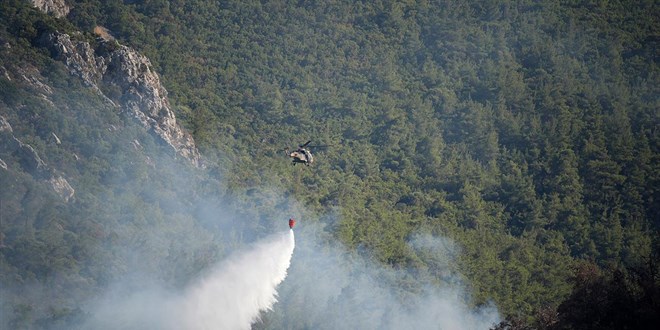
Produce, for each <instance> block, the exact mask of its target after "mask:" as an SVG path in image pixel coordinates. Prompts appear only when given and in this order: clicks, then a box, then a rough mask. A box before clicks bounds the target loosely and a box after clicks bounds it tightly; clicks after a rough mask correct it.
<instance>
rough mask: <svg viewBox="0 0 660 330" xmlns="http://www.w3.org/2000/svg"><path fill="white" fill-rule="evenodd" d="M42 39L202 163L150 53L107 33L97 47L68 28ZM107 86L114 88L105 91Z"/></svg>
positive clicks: (78, 73) (156, 132) (114, 99)
mask: <svg viewBox="0 0 660 330" xmlns="http://www.w3.org/2000/svg"><path fill="white" fill-rule="evenodd" d="M41 43H42V44H43V45H44V46H46V47H48V49H49V50H50V51H51V55H52V56H53V58H55V59H57V60H60V61H62V62H64V63H65V64H66V65H67V67H68V68H69V70H70V72H71V73H72V74H74V75H76V76H78V77H80V78H81V79H82V80H83V81H84V83H85V84H86V85H88V86H89V87H90V88H92V89H94V90H96V91H97V92H99V93H100V94H103V95H104V97H106V99H108V100H109V101H110V102H112V103H113V104H115V105H117V106H118V107H119V108H120V111H122V112H124V113H126V114H128V115H129V116H130V117H132V118H135V119H136V120H137V121H138V122H139V123H141V124H142V126H144V127H145V128H147V129H148V130H150V131H151V132H152V133H153V134H154V135H155V136H157V137H158V138H159V139H160V140H161V141H162V142H164V143H165V144H167V145H169V146H171V147H172V148H173V150H174V152H175V153H176V154H178V155H181V156H183V157H184V158H186V159H188V160H190V161H191V162H192V163H193V165H195V166H200V154H199V151H198V150H197V147H196V145H195V141H194V140H193V138H192V136H191V135H190V134H189V133H187V132H186V131H185V130H184V129H183V128H181V127H180V126H179V125H178V124H177V122H176V117H175V116H174V112H173V111H172V109H171V106H170V103H169V99H168V98H167V90H165V88H164V87H163V86H162V84H161V83H160V77H159V76H158V74H157V73H156V72H155V71H154V70H153V66H152V65H151V62H150V61H149V59H148V58H147V57H146V56H144V55H141V54H139V53H138V52H137V51H135V50H134V49H132V48H130V47H127V46H124V45H120V44H119V43H117V42H116V41H113V40H105V39H101V38H99V46H98V47H97V48H96V49H93V48H92V47H91V45H90V44H89V43H88V42H85V41H74V40H72V38H71V37H70V36H69V35H67V34H62V33H50V34H47V35H44V36H42V38H41ZM102 90H106V91H111V92H110V93H109V94H108V92H106V93H105V94H104V93H103V92H102Z"/></svg>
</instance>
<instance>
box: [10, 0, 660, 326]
mask: <svg viewBox="0 0 660 330" xmlns="http://www.w3.org/2000/svg"><path fill="white" fill-rule="evenodd" d="M66 2H67V3H68V4H69V5H70V6H71V11H70V13H69V14H68V15H67V16H66V17H64V18H55V17H53V16H51V15H47V14H45V13H41V12H39V11H38V10H36V9H34V8H32V7H31V6H30V4H29V2H27V1H22V0H8V1H3V2H2V4H1V5H0V6H1V7H0V44H2V45H0V69H1V70H2V71H0V73H3V76H2V77H0V115H1V116H3V117H4V118H6V119H7V120H8V122H10V123H11V126H12V129H13V135H14V136H17V137H19V136H20V137H21V139H22V140H23V141H25V142H26V143H29V144H30V145H31V146H32V147H34V149H35V150H36V151H37V152H38V153H39V154H40V155H41V158H43V160H44V161H45V162H46V163H48V164H50V165H51V166H53V167H55V168H57V169H59V170H60V171H62V172H63V173H64V175H66V176H67V177H68V178H70V181H71V185H72V186H73V187H75V188H76V195H75V199H74V200H73V201H70V202H62V201H61V200H60V199H58V198H57V196H56V195H55V194H54V193H52V191H50V190H48V189H47V188H46V187H45V184H44V183H43V182H42V181H40V180H39V179H38V178H35V177H34V176H32V175H30V174H29V173H27V171H25V170H20V168H25V164H21V158H20V157H19V156H18V155H17V154H16V153H15V152H13V151H12V150H10V148H9V147H7V145H8V142H7V141H9V138H8V137H6V133H3V132H2V131H0V133H1V134H4V136H2V140H0V143H2V145H0V159H1V160H2V161H3V163H5V165H6V166H3V168H4V169H3V168H0V181H1V183H0V327H2V326H9V327H10V328H15V329H42V328H45V329H52V328H54V329H59V328H62V329H66V328H70V327H72V326H75V325H77V324H81V323H80V322H83V321H84V319H85V318H86V317H87V316H88V314H87V312H86V311H85V306H84V302H85V301H89V300H90V299H93V297H95V296H96V295H98V294H99V293H100V292H103V291H104V290H105V289H107V288H108V287H109V286H111V285H112V284H113V283H114V281H115V280H116V279H118V278H127V277H130V276H136V275H135V274H140V276H142V275H145V274H148V275H151V274H157V275H156V277H157V278H156V279H152V280H153V281H157V282H158V283H160V285H162V286H165V287H171V288H180V287H183V286H185V285H186V284H187V283H189V282H190V281H192V280H193V279H194V278H195V277H196V276H198V275H199V274H201V273H203V272H204V269H206V268H207V267H208V266H209V265H211V264H213V263H215V262H217V261H219V260H222V259H223V258H224V257H225V256H226V255H228V254H229V253H230V252H231V251H232V250H234V249H236V248H238V247H241V246H245V245H247V244H249V243H250V242H251V241H253V240H254V239H255V238H257V237H263V236H264V235H266V234H267V233H268V232H269V231H271V230H272V228H273V222H275V221H279V220H278V219H281V221H282V222H283V221H284V219H285V218H286V219H288V217H289V216H295V217H298V218H301V217H302V218H303V219H304V220H302V221H300V220H299V225H298V226H300V227H303V229H301V230H300V232H299V233H298V237H299V239H302V238H300V237H301V236H302V235H304V234H305V233H308V234H309V235H314V236H318V240H319V241H321V242H328V243H327V244H328V246H331V245H332V246H334V245H333V244H339V245H340V246H341V247H342V249H343V251H345V252H344V253H345V254H347V255H348V256H349V257H350V258H367V259H369V260H372V261H373V262H374V263H375V264H377V265H379V267H383V268H385V269H389V270H393V271H404V270H405V271H407V272H409V273H411V274H417V275H415V276H412V277H409V278H408V277H406V278H405V280H404V281H402V282H403V283H398V286H397V290H400V291H401V292H400V294H401V295H403V296H405V294H406V292H414V291H415V290H418V289H419V287H420V286H421V285H422V283H431V285H434V286H443V285H448V284H451V283H453V282H454V281H459V282H461V283H463V284H464V285H465V287H466V288H467V290H468V291H469V296H470V299H468V301H469V305H470V306H471V307H474V308H481V307H483V306H489V305H493V306H495V307H496V308H497V310H498V312H499V314H500V317H501V321H502V322H501V323H500V324H498V325H496V326H494V328H496V329H626V328H628V329H634V328H644V327H650V325H652V324H657V323H658V321H659V320H658V313H657V311H658V310H660V291H659V287H660V286H659V284H660V272H659V271H660V263H659V262H660V258H659V256H660V255H659V252H660V250H659V243H660V242H659V238H660V236H659V235H658V233H659V230H660V222H659V219H660V207H659V203H658V200H660V193H659V191H658V187H660V150H659V149H660V119H659V118H658V117H659V114H660V111H659V110H658V109H660V87H659V86H660V76H659V74H660V70H659V68H658V64H659V63H658V61H659V56H658V54H659V52H658V45H659V43H660V22H658V19H657V13H658V12H660V3H658V2H657V1H624V0H622V1H590V0H584V1H532V0H521V1H489V0H483V1H474V2H468V1H451V0H447V1H444V0H438V1H425V0H418V1H414V0H409V1H403V0H402V1H394V0H392V1H389V0H382V1H344V0H336V1H319V2H317V1H305V0H300V1H256V0H249V1H232V0H227V1H225V0H223V1H201V0H190V1H181V0H172V1H166V0H108V1H99V0H70V1H68V0H67V1H66ZM98 26H101V27H104V28H106V29H107V30H108V31H109V33H110V34H112V36H113V37H114V38H116V40H118V42H119V43H121V44H125V45H128V46H130V47H133V48H135V49H137V50H138V51H139V52H140V53H142V54H144V55H146V56H147V57H148V58H149V59H150V60H151V63H152V64H153V66H154V69H155V71H156V72H157V73H158V74H159V75H160V78H161V81H162V83H163V85H164V87H165V88H166V90H167V92H168V97H169V101H170V103H171V104H172V107H173V109H174V112H175V113H176V117H177V120H178V122H179V123H181V124H182V125H183V126H184V128H185V129H187V130H188V131H189V132H190V133H191V134H192V135H193V137H194V140H195V142H196V144H197V147H198V148H199V150H200V153H201V154H202V156H203V162H204V166H203V167H200V168H194V167H192V166H190V165H189V164H186V163H185V162H183V161H182V160H181V159H175V157H172V156H171V155H170V154H169V153H168V152H167V151H166V150H165V149H166V148H165V147H163V146H162V145H161V144H159V143H158V141H156V140H155V139H154V138H153V137H152V136H151V135H149V134H148V133H147V132H145V131H144V130H143V129H141V128H140V127H138V126H137V125H135V124H132V123H131V121H130V120H127V119H126V118H125V117H123V116H122V114H120V113H117V112H116V111H115V110H114V109H113V108H112V107H111V106H109V105H108V104H107V103H106V102H104V101H103V99H102V98H100V97H99V96H98V95H96V94H94V93H93V92H92V91H90V89H89V88H86V86H85V85H84V84H83V83H82V82H81V81H80V79H79V78H76V77H74V76H72V75H71V74H70V73H69V72H68V71H67V69H66V67H65V66H64V64H63V63H61V62H59V61H57V60H55V59H53V58H51V54H49V52H48V51H47V50H46V49H44V48H43V47H41V46H40V42H39V38H40V37H41V35H42V34H43V33H44V31H54V30H57V31H60V32H64V33H68V34H71V35H75V36H77V38H80V39H84V40H88V41H89V42H90V43H92V44H93V43H95V42H98V41H97V40H96V37H95V35H94V32H93V31H94V28H96V27H98ZM31 67H34V68H36V69H37V70H38V71H39V72H40V74H41V75H42V76H43V77H44V80H46V81H48V82H49V83H50V86H51V87H52V89H53V90H54V91H53V92H52V94H51V95H50V96H49V98H50V100H51V102H48V101H47V100H44V99H43V98H40V97H38V96H37V95H36V93H35V92H34V87H30V86H27V87H26V85H25V84H23V83H20V82H19V81H18V80H16V79H8V78H9V77H10V75H9V72H11V73H13V72H21V70H25V68H31ZM104 92H105V94H106V95H108V96H109V97H110V98H112V97H113V92H112V91H108V90H106V91H104ZM115 97H119V96H117V95H115ZM108 127H122V129H120V130H112V129H109V128H108ZM52 132H57V136H58V137H59V139H61V140H62V141H63V142H62V143H61V144H55V143H54V142H53V138H52ZM308 140H312V141H313V144H316V145H324V146H326V147H324V148H319V149H318V150H312V151H313V152H314V157H315V163H314V164H313V165H312V166H300V165H299V166H292V165H291V161H290V159H289V158H288V157H286V154H285V152H284V150H285V149H287V148H290V149H291V148H294V149H295V147H296V146H297V145H299V144H301V143H304V142H306V141H308ZM134 141H139V147H135V144H134ZM5 167H6V168H5ZM181 173H187V174H185V175H182V174H181ZM274 216H276V218H277V219H274V218H273V217H274ZM214 218H222V220H221V221H216V220H209V219H214ZM304 223H306V225H301V224H304ZM304 226H309V227H308V228H312V227H314V228H320V229H318V230H311V229H308V230H309V232H305V229H304ZM420 235H430V236H433V237H443V238H446V239H447V240H451V242H454V244H455V246H456V253H455V255H454V254H453V253H450V254H451V255H452V256H451V260H452V262H450V263H445V262H441V261H438V260H439V259H438V258H440V257H439V256H437V255H433V254H430V255H429V254H425V253H423V252H420V250H417V249H414V248H411V245H410V242H411V241H414V239H415V238H416V237H419V236H420ZM303 237H304V236H303ZM301 244H304V242H303V243H301ZM302 246H304V245H302ZM324 246H325V245H324ZM452 246H454V245H452ZM118 247H121V248H118ZM321 248H323V246H322V247H321ZM443 260H444V259H443ZM295 262H296V259H295V255H294V260H293V262H292V267H293V266H294V265H295ZM310 280H311V279H310ZM137 281H138V282H139V281H141V280H137ZM288 285H290V284H287V283H286V282H285V287H284V288H283V292H282V293H281V298H282V299H281V303H279V305H276V306H275V308H274V309H273V311H270V312H266V313H264V315H263V316H262V318H261V320H260V322H259V323H257V324H255V325H254V328H273V329H277V328H320V327H319V325H318V324H316V325H315V324H312V323H305V322H304V320H305V317H306V315H305V314H304V312H300V314H299V315H288V316H287V317H289V318H286V319H285V318H283V317H282V314H284V313H285V312H286V313H295V311H296V309H297V308H298V307H300V310H301V311H303V310H304V308H302V307H301V306H302V305H303V304H304V301H299V300H295V299H287V297H288V296H287V293H291V294H295V292H296V290H295V287H291V286H288ZM292 292H293V293H292ZM278 306H279V307H278ZM292 311H294V312H292ZM290 318H291V319H294V320H301V321H300V322H299V323H286V322H290V321H289V320H290ZM321 328H322V327H321Z"/></svg>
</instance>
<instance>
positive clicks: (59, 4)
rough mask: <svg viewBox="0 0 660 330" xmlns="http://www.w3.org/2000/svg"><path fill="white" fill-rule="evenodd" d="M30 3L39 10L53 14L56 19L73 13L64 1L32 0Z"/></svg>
mask: <svg viewBox="0 0 660 330" xmlns="http://www.w3.org/2000/svg"><path fill="white" fill-rule="evenodd" d="M30 2H32V5H33V6H35V7H37V8H38V9H39V10H41V11H43V12H45V13H48V14H53V15H54V16H55V17H64V16H66V15H69V11H71V8H70V7H69V6H68V5H67V4H66V2H65V1H64V0H30Z"/></svg>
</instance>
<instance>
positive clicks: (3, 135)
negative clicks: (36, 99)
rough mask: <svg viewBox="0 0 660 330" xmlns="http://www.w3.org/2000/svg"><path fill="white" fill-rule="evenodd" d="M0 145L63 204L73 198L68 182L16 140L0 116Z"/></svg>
mask: <svg viewBox="0 0 660 330" xmlns="http://www.w3.org/2000/svg"><path fill="white" fill-rule="evenodd" d="M0 145H2V146H3V148H7V149H8V151H9V152H11V153H12V154H14V155H15V156H16V158H17V159H18V161H19V163H20V166H21V168H22V169H23V170H24V171H25V172H27V173H30V174H31V175H32V176H33V177H34V178H35V179H37V180H40V181H45V182H48V183H49V184H50V186H51V187H53V190H55V192H56V193H57V194H58V195H59V196H60V197H62V199H64V201H65V202H68V201H69V200H70V199H71V198H72V197H73V195H74V193H75V190H74V189H73V188H72V187H71V185H70V184H69V182H68V181H67V180H66V179H65V178H64V177H63V176H62V175H60V174H59V173H57V171H55V170H54V169H52V168H50V167H49V166H48V165H47V164H46V163H45V162H44V161H43V160H42V159H41V157H39V154H38V153H37V151H36V150H34V148H33V147H32V146H31V145H29V144H26V143H23V142H22V141H21V140H19V139H18V138H16V137H15V136H14V134H13V130H12V128H11V125H10V124H9V122H8V121H7V119H5V118H4V117H2V116H0ZM0 162H1V163H2V164H1V165H2V166H0V167H2V168H3V169H4V170H8V169H9V167H8V165H7V163H5V162H4V161H3V160H0Z"/></svg>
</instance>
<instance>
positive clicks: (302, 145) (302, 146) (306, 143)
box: [299, 140, 312, 148]
mask: <svg viewBox="0 0 660 330" xmlns="http://www.w3.org/2000/svg"><path fill="white" fill-rule="evenodd" d="M310 142H312V140H309V141H307V142H305V144H301V145H299V147H301V148H304V147H306V146H307V145H308V144H309V143H310Z"/></svg>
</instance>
